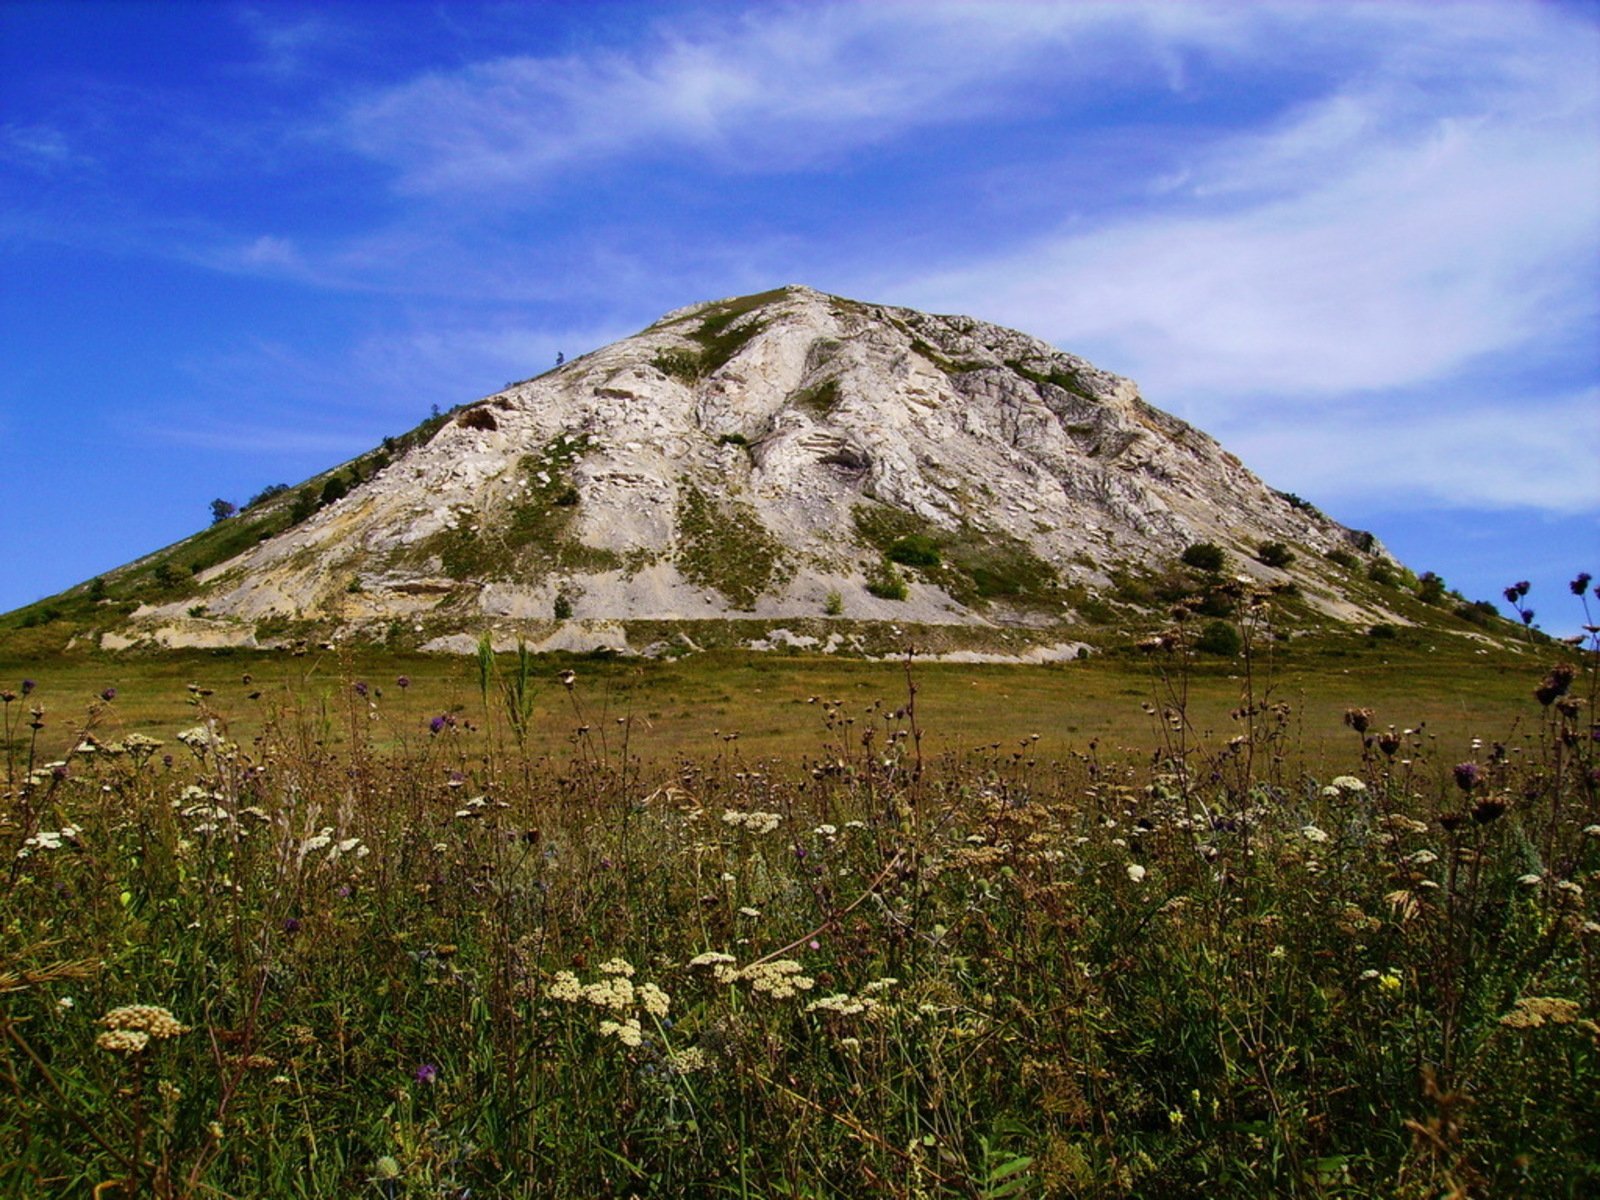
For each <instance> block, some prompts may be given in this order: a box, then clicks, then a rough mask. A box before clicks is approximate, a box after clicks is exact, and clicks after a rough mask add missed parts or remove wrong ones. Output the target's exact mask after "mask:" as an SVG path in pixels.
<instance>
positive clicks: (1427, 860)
mask: <svg viewBox="0 0 1600 1200" xmlns="http://www.w3.org/2000/svg"><path fill="white" fill-rule="evenodd" d="M1438 861H1439V856H1438V855H1437V854H1435V853H1434V852H1433V851H1432V850H1418V851H1416V853H1414V854H1408V855H1406V862H1408V863H1410V864H1411V865H1412V866H1414V867H1429V866H1432V865H1433V864H1434V863H1436V862H1438Z"/></svg>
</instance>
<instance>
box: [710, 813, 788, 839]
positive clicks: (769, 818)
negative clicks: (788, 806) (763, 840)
mask: <svg viewBox="0 0 1600 1200" xmlns="http://www.w3.org/2000/svg"><path fill="white" fill-rule="evenodd" d="M782 821H783V818H782V817H780V816H779V815H778V814H777V813H771V812H760V811H757V812H740V811H739V810H738V809H736V808H730V809H727V810H725V811H724V812H723V814H722V823H723V824H724V825H731V826H733V827H734V828H735V829H743V830H744V831H745V832H746V833H752V834H756V835H758V836H759V835H760V834H763V833H771V832H772V831H773V830H774V829H776V828H777V827H778V826H779V825H780V824H781V823H782Z"/></svg>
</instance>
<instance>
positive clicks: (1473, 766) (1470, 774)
mask: <svg viewBox="0 0 1600 1200" xmlns="http://www.w3.org/2000/svg"><path fill="white" fill-rule="evenodd" d="M1455 776H1456V786H1457V787H1458V788H1460V789H1461V790H1462V791H1463V792H1470V791H1471V790H1472V789H1473V788H1474V787H1476V786H1477V784H1478V780H1480V779H1481V778H1483V771H1482V770H1481V769H1480V768H1479V766H1478V764H1477V763H1475V762H1464V763H1457V764H1456V767H1455Z"/></svg>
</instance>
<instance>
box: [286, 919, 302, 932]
mask: <svg viewBox="0 0 1600 1200" xmlns="http://www.w3.org/2000/svg"><path fill="white" fill-rule="evenodd" d="M283 931H284V932H285V933H299V932H300V918H299V917H285V918H284V919H283Z"/></svg>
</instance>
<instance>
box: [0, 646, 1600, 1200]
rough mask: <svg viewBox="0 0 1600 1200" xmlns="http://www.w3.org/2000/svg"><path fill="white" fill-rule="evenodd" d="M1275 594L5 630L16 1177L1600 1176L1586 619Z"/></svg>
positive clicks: (669, 1190)
mask: <svg viewBox="0 0 1600 1200" xmlns="http://www.w3.org/2000/svg"><path fill="white" fill-rule="evenodd" d="M1246 632H1247V637H1246V643H1247V653H1246V654H1245V655H1243V656H1241V657H1239V658H1235V659H1228V660H1222V659H1215V658H1208V657H1206V656H1203V655H1197V654H1195V653H1194V652H1193V645H1192V640H1191V634H1190V631H1186V630H1185V629H1184V628H1183V627H1181V626H1180V627H1178V628H1177V629H1176V630H1174V631H1173V632H1172V633H1170V634H1169V635H1168V636H1167V637H1166V638H1164V639H1161V640H1153V641H1151V642H1150V644H1148V645H1146V646H1145V647H1143V648H1142V649H1135V648H1129V649H1128V650H1127V652H1126V653H1118V654H1108V655H1096V656H1093V657H1091V658H1090V659H1088V660H1085V661H1082V662H1076V663H1070V664H1061V665H1059V666H1051V667H1027V668H1023V667H993V666H983V667H978V666H966V665H956V664H940V663H926V662H920V661H918V660H916V658H915V657H914V656H907V657H906V658H904V659H902V660H899V661H893V662H878V663H873V662H861V661H844V660H833V659H826V658H822V657H820V656H816V657H810V658H806V657H780V656H774V655H754V654H744V655H740V654H732V653H717V654H709V655H703V656H695V657H692V658H686V659H683V660H680V661H677V662H662V663H641V662H637V661H630V660H603V659H544V658H535V657H532V656H519V655H498V656H495V655H484V656H481V657H480V658H479V659H477V660H472V659H450V658H444V657H437V656H433V657H424V656H413V657H403V656H394V655H384V654H382V653H380V652H377V651H374V650H370V649H361V648H330V649H325V650H315V649H311V650H307V651H306V652H304V653H279V654H248V655H247V654H229V655H195V654H189V655H166V656H163V655H148V656H143V657H141V656H124V657H120V658H113V657H106V656H98V655H76V656H74V655H57V656H53V657H51V658H49V659H47V660H30V659H27V658H16V657H12V658H8V657H7V656H6V652H5V650H4V648H0V681H5V682H3V683H0V687H3V688H4V689H5V690H4V691H3V692H0V700H3V708H4V721H5V726H4V731H3V733H4V738H5V754H6V758H5V763H4V780H5V789H4V791H5V797H4V809H3V816H0V861H3V862H4V863H5V869H6V871H7V876H8V878H7V886H6V888H5V890H4V894H3V896H0V928H3V931H4V933H3V940H0V1095H3V1096H4V1098H5V1101H4V1103H3V1104H0V1193H3V1194H5V1195H7V1196H18V1197H33V1196H77V1195H96V1196H101V1197H121V1196H156V1197H180V1196H181V1197H211V1196H231V1197H264V1196H274V1197H275V1196H285V1197H290V1196H306V1197H312V1196H319V1197H320V1196H362V1195H370V1196H374V1197H386V1198H393V1197H402V1196H407V1197H424V1196H427V1197H467V1196H473V1197H492V1196H507V1197H513V1196H514V1197H544V1196H573V1197H597V1196H614V1197H626V1196H637V1197H668V1196H729V1197H751V1198H754V1197H774V1198H775V1197H801V1196H804V1197H834V1196H839V1197H850V1196H885V1197H907V1198H910V1197H923V1196H927V1197H936V1196H949V1197H972V1198H978V1197H984V1198H989V1200H1000V1198H1002V1197H1024V1196H1038V1197H1045V1196H1085V1197H1091V1196H1092V1197H1113V1196H1191V1195H1193V1196H1239V1197H1254V1196H1267V1195H1274V1196H1276V1195H1285V1196H1327V1197H1357V1196H1361V1197H1368V1196H1397V1197H1435V1196H1438V1197H1444V1196H1455V1197H1473V1196H1485V1197H1487V1196H1522V1195H1539V1196H1542V1197H1554V1196H1574V1197H1576V1196H1582V1195H1593V1194H1596V1193H1597V1192H1600V1150H1597V1147H1600V1101H1597V1094H1600V1087H1597V1085H1600V1061H1597V1049H1600V1026H1597V1025H1596V1023H1595V1022H1596V1018H1597V1017H1600V962H1597V952H1600V920H1597V913H1596V905H1595V899H1594V897H1595V896H1596V894H1597V892H1600V774H1597V741H1596V737H1597V733H1596V725H1595V719H1594V708H1593V705H1594V702H1595V699H1596V689H1597V672H1596V658H1595V650H1596V647H1595V646H1593V645H1589V646H1585V647H1571V646H1563V645H1561V644H1559V643H1553V642H1549V641H1547V640H1545V641H1536V640H1533V639H1530V640H1529V641H1528V642H1527V643H1526V644H1524V645H1522V646H1520V647H1513V648H1511V649H1495V650H1492V651H1489V650H1485V649H1484V648H1483V647H1481V646H1479V645H1477V644H1474V643H1469V642H1466V641H1465V640H1464V639H1439V641H1440V642H1441V643H1443V642H1445V641H1447V640H1448V643H1449V644H1447V645H1446V644H1435V643H1433V642H1430V641H1429V640H1428V639H1427V637H1426V636H1425V635H1418V636H1416V637H1402V638H1400V639H1397V640H1394V641H1381V642H1380V641H1378V640H1375V639H1371V638H1361V637H1355V636H1348V637H1344V638H1336V637H1332V636H1329V637H1327V638H1324V639H1322V640H1320V641H1315V642H1313V641H1310V640H1307V641H1306V642H1304V643H1299V644H1291V645H1289V646H1287V647H1279V646H1276V645H1275V644H1274V643H1272V642H1271V640H1270V639H1266V638H1260V637H1258V638H1255V639H1251V638H1250V637H1249V636H1248V633H1249V631H1248V630H1247V631H1246ZM13 676H14V677H15V679H14V680H13V678H12V677H13ZM24 679H26V680H27V682H26V684H24V682H23V680H24ZM36 713H37V715H35V714H36Z"/></svg>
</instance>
